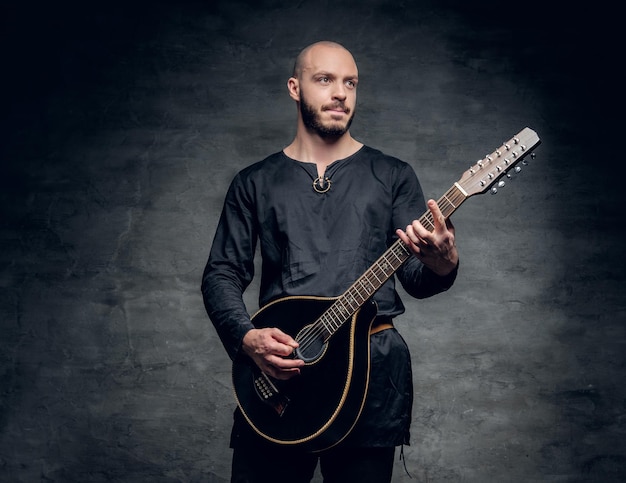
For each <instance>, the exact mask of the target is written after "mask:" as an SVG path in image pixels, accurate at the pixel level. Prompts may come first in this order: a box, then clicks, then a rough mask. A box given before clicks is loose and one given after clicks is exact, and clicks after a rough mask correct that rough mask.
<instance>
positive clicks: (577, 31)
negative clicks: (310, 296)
mask: <svg viewBox="0 0 626 483" xmlns="http://www.w3.org/2000/svg"><path fill="white" fill-rule="evenodd" d="M547 3H548V2H538V1H533V2H530V3H511V2H496V1H495V0H494V1H491V2H488V1H480V2H463V1H461V0H458V1H454V0H448V1H434V0H433V1H420V2H408V1H406V2H386V1H382V0H381V1H374V0H369V1H368V0H365V1H335V2H332V1H311V0H302V1H298V2H280V1H277V0H276V1H274V0H262V1H251V0H250V1H241V0H240V1H228V2H227V1H223V2H195V3H193V2H177V3H174V2H172V3H171V4H167V3H165V2H153V3H145V4H141V3H132V2H126V3H109V2H106V3H104V2H102V3H95V2H84V3H80V4H79V3H76V4H69V3H58V2H48V3H45V4H43V3H41V4H37V3H33V2H30V3H29V2H22V3H21V4H19V6H18V5H13V6H12V7H3V13H2V16H1V17H2V20H1V21H2V26H1V27H2V28H1V29H0V31H1V32H2V36H3V37H2V51H3V55H2V66H3V74H2V82H3V88H2V94H3V98H4V101H3V104H2V106H1V111H2V117H1V121H2V125H1V126H0V127H1V128H2V131H1V132H2V139H1V141H0V156H1V161H2V175H1V180H2V191H1V193H0V196H1V197H2V212H1V216H2V218H1V231H0V243H1V250H0V263H1V277H0V284H1V287H2V290H1V292H0V293H1V295H0V310H1V317H2V319H1V326H0V480H2V481H11V482H33V481H58V482H64V481H79V482H102V481H124V482H179V481H180V482H185V481H209V482H223V481H227V479H228V477H229V465H230V450H228V448H227V440H228V432H229V429H230V420H231V413H232V410H233V407H234V402H233V396H232V392H231V385H230V362H229V360H228V359H227V357H226V355H225V352H224V350H223V348H222V347H221V345H220V343H219V341H218V340H217V338H216V335H215V333H214V331H213V329H212V327H211V325H210V323H209V321H208V319H207V317H206V315H205V313H204V308H203V306H202V301H201V297H200V291H199V284H200V277H201V272H202V269H203V266H204V263H205V260H206V256H207V254H208V249H209V246H210V242H211V239H212V235H213V231H214V229H215V225H216V222H217V218H218V215H219V210H220V208H221V203H222V199H223V196H224V193H225V190H226V187H227V185H228V183H229V181H230V180H231V178H232V176H233V175H234V174H235V172H236V171H238V170H239V169H240V168H242V167H244V166H247V165H248V164H250V163H252V162H254V161H257V160H259V159H261V158H262V157H264V156H265V155H267V154H270V153H272V152H275V151H277V150H279V149H281V148H282V147H284V146H285V145H286V144H288V143H289V142H290V140H291V139H292V136H293V134H294V120H295V107H294V105H293V103H292V101H291V100H290V99H289V98H288V96H287V92H286V87H285V82H286V79H287V78H288V76H289V74H290V69H291V66H292V61H293V58H294V56H295V55H296V54H297V52H298V51H299V50H300V49H301V48H302V47H304V46H305V45H307V44H308V43H310V42H312V41H316V40H320V39H332V40H337V41H339V42H342V43H344V44H345V45H346V47H348V48H349V49H350V50H351V51H352V52H353V53H354V55H355V57H356V60H357V62H358V64H359V67H360V77H361V83H360V86H359V106H358V109H357V116H356V120H355V123H354V125H353V129H352V133H353V135H354V136H355V137H356V138H357V139H359V140H361V141H363V142H366V143H367V144H369V145H371V146H374V147H377V148H380V149H382V150H384V151H386V152H387V153H389V154H393V155H395V156H398V157H400V158H402V159H404V160H406V161H408V162H410V163H411V164H412V165H413V166H414V167H415V169H416V171H417V172H418V175H419V176H420V179H421V181H422V184H423V187H424V190H425V192H426V194H427V196H429V197H433V198H438V197H439V196H440V195H441V194H443V192H444V191H445V190H446V189H447V188H448V187H449V186H450V185H451V184H452V183H453V182H454V181H456V180H457V179H458V178H459V177H460V176H461V174H462V172H463V171H464V170H465V169H467V167H468V166H469V165H470V164H472V163H474V162H475V161H476V160H478V159H480V158H482V157H483V156H485V155H486V154H488V153H490V152H492V151H493V150H494V149H495V148H496V147H497V146H499V145H500V144H501V143H502V142H503V141H505V140H507V139H509V138H510V137H511V136H512V135H513V134H515V133H517V132H518V131H520V130H521V129H522V128H523V127H525V126H530V127H531V128H533V129H535V130H536V131H537V132H538V133H539V135H540V137H541V138H542V141H543V143H542V145H541V146H540V147H539V148H538V149H537V154H538V157H537V159H536V160H535V161H534V162H533V163H531V164H530V165H529V166H528V167H526V168H525V169H524V171H523V172H522V174H521V175H520V176H518V177H517V178H515V179H514V180H513V181H511V182H509V183H508V185H507V186H506V187H505V188H504V189H503V190H501V191H500V193H498V194H497V195H496V196H490V195H485V196H480V197H475V198H472V199H470V200H468V201H467V203H466V204H465V205H464V206H463V207H462V208H461V209H460V210H459V212H458V213H456V214H455V216H454V221H455V224H456V228H457V237H458V245H459V249H460V253H461V258H462V261H461V271H460V274H459V278H458V281H457V283H456V285H455V286H454V287H453V288H452V289H451V290H450V291H449V292H448V293H446V294H443V295H440V296H437V297H435V298H433V299H430V300H426V301H421V302H417V301H412V300H408V299H406V298H405V300H406V302H407V308H408V310H407V313H406V314H405V315H404V316H402V317H401V318H400V319H398V321H397V326H398V328H399V330H400V331H401V333H402V334H403V335H404V336H405V338H406V340H407V342H408V344H409V346H410V347H411V350H412V353H413V367H414V379H415V405H414V411H413V426H412V445H411V446H410V447H406V448H404V455H405V457H406V467H407V469H408V471H409V472H410V473H411V475H413V477H414V479H412V480H411V479H409V477H408V476H407V474H406V473H405V471H404V469H403V464H402V462H400V461H398V462H397V465H396V469H395V477H394V482H408V481H429V482H444V481H467V482H485V481H515V482H529V481H559V482H561V481H602V482H611V481H623V480H624V479H625V478H626V444H625V443H624V436H625V432H626V428H625V421H626V399H625V395H626V389H624V385H623V381H624V373H625V370H624V364H625V361H626V359H625V357H624V348H625V347H624V346H625V340H626V339H625V335H626V333H625V332H626V330H625V327H624V322H625V311H626V299H625V297H624V273H623V269H624V262H623V258H622V256H623V241H622V240H623V235H624V231H625V230H624V220H623V215H622V213H621V210H622V205H623V203H624V188H623V186H622V183H621V180H620V175H621V170H620V168H619V166H620V164H621V163H622V156H621V149H620V148H621V146H620V145H621V141H622V139H623V136H622V135H621V133H619V132H618V130H617V126H619V125H620V121H621V119H620V117H621V113H620V109H621V108H620V107H619V103H618V99H619V98H620V97H621V95H618V93H619V91H618V90H617V89H615V87H616V86H617V85H619V83H618V76H619V73H618V71H619V63H620V62H621V60H620V59H621V58H622V57H623V54H622V53H621V52H619V51H618V49H617V47H618V46H617V45H616V44H615V43H614V42H615V39H616V38H617V37H618V35H620V33H621V32H620V30H619V28H618V29H615V28H613V25H614V24H613V22H612V20H613V19H615V18H616V14H615V13H614V12H611V11H607V10H605V9H604V7H602V5H601V4H599V3H597V2H596V3H593V4H589V5H586V6H585V9H580V10H576V9H573V7H571V6H569V4H568V6H566V7H563V8H556V7H554V8H552V9H547V8H546V6H547ZM420 214H421V213H420ZM420 214H416V215H420ZM407 221H408V220H407ZM246 299H247V301H248V303H249V307H250V310H251V311H254V310H255V309H256V296H255V287H252V289H251V290H250V292H249V293H248V294H246ZM267 471H271V469H267Z"/></svg>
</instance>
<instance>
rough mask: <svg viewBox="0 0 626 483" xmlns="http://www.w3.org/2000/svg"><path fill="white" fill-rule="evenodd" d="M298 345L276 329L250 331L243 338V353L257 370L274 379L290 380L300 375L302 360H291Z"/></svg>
mask: <svg viewBox="0 0 626 483" xmlns="http://www.w3.org/2000/svg"><path fill="white" fill-rule="evenodd" d="M296 347H298V343H297V342H296V341H295V340H294V339H293V338H292V337H291V336H289V335H287V334H285V333H284V332H283V331H281V330H280V329H278V328H276V327H269V328H265V329H251V330H250V331H248V333H247V334H246V335H245V336H244V337H243V341H242V349H243V351H244V352H245V353H246V354H247V355H248V356H249V357H250V358H251V359H252V360H253V361H254V362H255V363H256V365H257V366H259V368H260V369H261V370H262V371H263V372H264V373H266V374H267V375H269V376H272V377H274V378H275V379H282V380H286V379H291V378H292V377H294V376H297V375H298V374H300V368H301V367H302V366H304V361H303V360H302V359H294V358H291V357H290V356H291V354H292V353H293V350H294V349H295V348H296Z"/></svg>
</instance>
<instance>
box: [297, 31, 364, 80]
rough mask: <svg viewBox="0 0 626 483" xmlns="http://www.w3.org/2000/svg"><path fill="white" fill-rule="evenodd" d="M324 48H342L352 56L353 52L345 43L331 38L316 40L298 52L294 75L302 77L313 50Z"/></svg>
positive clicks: (298, 77)
mask: <svg viewBox="0 0 626 483" xmlns="http://www.w3.org/2000/svg"><path fill="white" fill-rule="evenodd" d="M324 48H329V49H340V50H343V51H345V52H346V53H347V54H349V55H350V57H352V54H351V53H350V51H349V50H348V49H346V48H345V47H344V46H343V45H341V44H338V43H337V42H331V41H329V40H322V41H320V42H315V43H314V44H311V45H309V46H307V47H305V48H304V49H302V51H301V52H300V53H299V54H298V57H296V62H295V64H294V66H293V74H292V75H293V77H295V78H296V79H301V78H302V72H303V71H304V70H305V69H306V67H307V66H308V65H310V57H311V52H312V51H314V50H317V49H324ZM353 61H354V58H353ZM355 64H356V62H355Z"/></svg>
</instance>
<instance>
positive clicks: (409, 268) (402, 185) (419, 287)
mask: <svg viewBox="0 0 626 483" xmlns="http://www.w3.org/2000/svg"><path fill="white" fill-rule="evenodd" d="M403 168H404V173H403V174H402V175H401V176H397V178H396V180H397V182H396V185H395V186H394V202H393V220H394V226H395V228H402V229H404V228H405V227H406V225H407V224H408V223H410V222H411V221H412V220H414V219H417V218H419V217H420V216H421V215H422V214H423V213H424V212H425V211H426V203H425V201H424V196H423V193H422V188H421V186H420V183H419V181H418V179H417V176H416V175H415V172H414V171H413V169H412V168H410V166H409V165H403ZM395 237H396V236H395V235H394V239H395ZM457 272H458V265H457V267H456V268H455V269H454V270H453V271H452V272H451V273H449V274H448V275H446V276H444V277H442V276H439V275H437V274H436V273H434V272H433V271H432V270H430V269H429V268H428V267H426V266H424V264H423V263H422V262H421V261H420V260H418V259H417V258H416V257H414V256H412V257H411V258H410V259H409V260H407V262H405V263H404V265H403V266H402V267H401V268H400V270H398V272H397V274H396V275H397V278H398V280H399V281H400V283H401V284H402V287H403V288H404V289H405V290H406V292H407V293H408V294H409V295H411V296H412V297H415V298H418V299H423V298H427V297H431V296H433V295H436V294H438V293H441V292H445V291H446V290H448V289H449V288H450V287H451V286H452V284H453V283H454V281H455V279H456V276H457Z"/></svg>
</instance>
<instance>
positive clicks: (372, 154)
mask: <svg viewBox="0 0 626 483" xmlns="http://www.w3.org/2000/svg"><path fill="white" fill-rule="evenodd" d="M360 154H361V157H362V159H364V160H368V161H370V162H373V163H377V164H379V165H380V164H385V165H387V166H389V167H393V168H406V167H409V163H407V162H406V161H403V160H402V159H400V158H397V157H396V156H393V155H391V154H387V153H384V152H383V151H381V150H380V149H377V148H374V147H372V146H368V145H364V146H363V148H361V151H360Z"/></svg>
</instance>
